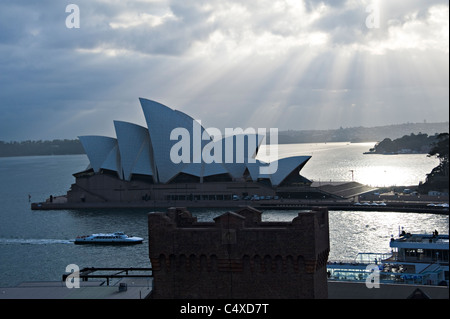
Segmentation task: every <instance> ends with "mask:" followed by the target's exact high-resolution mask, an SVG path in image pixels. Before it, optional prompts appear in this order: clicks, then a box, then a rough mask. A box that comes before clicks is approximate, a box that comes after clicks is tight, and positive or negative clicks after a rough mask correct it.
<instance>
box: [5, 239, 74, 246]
mask: <svg viewBox="0 0 450 319" xmlns="http://www.w3.org/2000/svg"><path fill="white" fill-rule="evenodd" d="M51 244H73V240H68V239H28V238H0V245H51Z"/></svg>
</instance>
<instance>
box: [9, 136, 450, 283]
mask: <svg viewBox="0 0 450 319" xmlns="http://www.w3.org/2000/svg"><path fill="white" fill-rule="evenodd" d="M373 145H374V143H322V144H290V145H280V146H279V157H285V156H292V155H312V158H311V160H310V161H309V162H308V163H307V164H306V166H305V167H304V169H303V170H302V175H303V176H305V177H307V178H308V179H311V180H314V181H324V182H325V181H329V180H333V181H349V180H352V178H353V179H354V180H355V181H357V182H360V183H363V184H368V185H371V186H390V185H399V186H400V185H415V184H418V183H419V182H420V181H424V180H425V176H426V174H427V173H429V172H430V171H431V169H432V168H433V167H435V166H436V165H437V163H438V162H437V159H435V158H429V157H427V155H425V154H403V155H363V152H365V151H367V150H368V149H369V148H371V147H373ZM87 165H88V159H87V157H86V156H85V155H70V156H32V157H10V158H0V287H10V286H15V285H17V284H19V283H21V282H24V281H55V280H60V279H61V276H62V274H64V273H65V269H66V266H67V265H69V264H77V265H78V266H79V267H149V266H151V265H150V262H149V259H148V241H147V238H148V234H147V213H148V212H149V210H148V209H108V210H94V209H89V210H58V211H32V210H31V209H30V204H31V203H30V200H31V202H38V201H44V200H45V199H46V198H48V197H49V195H62V194H65V193H66V192H67V190H68V189H69V188H70V185H71V184H72V183H73V182H74V180H75V179H74V177H73V176H72V174H73V173H76V172H79V171H81V170H84V169H85V168H86V167H87ZM29 195H30V196H31V198H29ZM191 211H192V212H193V214H194V215H196V216H197V217H198V219H199V220H211V219H212V218H214V217H215V216H217V215H219V214H221V213H223V212H225V211H226V210H217V209H191ZM297 213H298V211H274V210H268V211H264V212H263V219H264V220H283V221H290V220H292V218H293V217H294V216H296V215H297ZM329 223H330V245H331V251H330V259H331V260H336V259H347V260H348V259H352V258H354V257H355V256H356V254H357V253H358V252H388V251H389V238H390V236H391V235H392V234H394V235H395V234H397V233H398V228H399V227H404V228H405V229H407V230H408V231H411V232H425V231H426V232H432V231H434V230H435V229H437V230H438V231H439V232H441V233H447V232H448V229H449V217H448V215H433V214H417V213H395V212H358V211H356V212H354V211H353V212H344V211H333V212H330V220H329ZM114 231H123V232H125V233H127V234H131V235H136V236H139V237H143V238H144V243H143V244H140V245H133V246H120V247H114V246H90V245H74V244H73V242H72V241H71V240H73V239H74V238H75V237H76V236H78V235H87V234H91V233H96V232H114Z"/></svg>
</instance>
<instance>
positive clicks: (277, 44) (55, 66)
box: [0, 0, 449, 141]
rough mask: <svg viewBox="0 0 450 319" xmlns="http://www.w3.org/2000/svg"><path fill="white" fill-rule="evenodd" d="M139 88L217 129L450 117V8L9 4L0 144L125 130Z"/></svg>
mask: <svg viewBox="0 0 450 319" xmlns="http://www.w3.org/2000/svg"><path fill="white" fill-rule="evenodd" d="M70 4H74V5H76V8H77V9H78V10H76V9H74V8H73V6H69V7H68V5H70ZM66 9H67V11H66ZM78 22H79V23H78ZM139 97H143V98H148V99H151V100H155V101H157V102H160V103H162V104H164V105H167V106H169V107H171V108H173V109H177V110H180V111H182V112H185V113H187V114H189V115H190V116H192V117H193V118H195V119H198V120H201V122H202V125H203V126H204V127H205V128H208V127H216V128H219V129H220V130H224V129H225V128H237V127H241V128H250V127H251V128H255V129H256V128H267V130H268V129H269V128H278V130H280V131H282V130H288V129H291V130H312V129H336V128H339V127H355V126H366V127H373V126H381V125H390V124H401V123H406V122H411V123H415V122H423V121H427V122H429V123H431V122H445V121H448V117H449V4H448V1H447V0H446V1H441V0H390V1H388V0H378V1H377V0H362V1H361V0H360V1H356V0H334V1H331V0H324V1H318V0H316V1H313V0H297V1H295V0H270V1H268V0H258V1H256V0H246V1H242V0H239V1H238V0H204V1H203V0H200V1H198V0H192V1H170V0H161V1H159V0H151V1H149V0H140V1H128V0H108V1H107V0H70V1H67V2H66V1H54V0H52V1H50V0H39V1H37V0H2V1H1V2H0V140H2V141H22V140H39V139H42V140H51V139H65V138H67V139H74V138H77V136H80V135H105V136H111V137H115V132H114V124H113V121H114V120H122V121H128V122H131V123H135V124H138V125H142V126H146V123H145V119H144V116H143V112H142V109H141V107H140V104H139Z"/></svg>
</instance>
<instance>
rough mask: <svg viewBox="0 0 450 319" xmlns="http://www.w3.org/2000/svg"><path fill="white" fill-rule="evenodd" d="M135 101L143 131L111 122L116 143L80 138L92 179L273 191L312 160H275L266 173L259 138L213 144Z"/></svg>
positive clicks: (169, 114) (179, 116) (177, 119)
mask: <svg viewBox="0 0 450 319" xmlns="http://www.w3.org/2000/svg"><path fill="white" fill-rule="evenodd" d="M139 101H140V104H141V107H142V111H143V113H144V117H145V121H146V124H147V127H143V126H140V125H136V124H133V123H128V122H123V121H114V128H115V133H116V137H115V138H113V137H106V136H94V135H89V136H79V139H80V142H81V143H82V145H83V147H84V150H85V152H86V154H87V157H88V159H89V162H90V164H89V167H88V169H92V170H93V172H94V173H101V172H102V171H104V170H107V171H110V172H114V173H116V174H117V177H118V178H119V179H121V180H124V181H131V180H132V179H133V177H134V176H146V177H147V178H148V179H149V180H151V181H152V182H153V183H155V184H166V183H173V182H176V181H177V179H178V178H190V180H195V181H198V182H203V181H206V180H214V179H218V180H222V181H223V180H229V181H233V180H243V179H251V180H253V181H258V180H261V179H264V180H269V181H270V183H271V185H272V186H277V185H280V184H281V183H283V181H285V180H286V179H288V178H292V177H293V175H295V176H297V177H298V176H299V172H300V170H301V169H302V168H303V166H304V165H305V164H306V162H307V161H308V160H309V159H310V158H311V157H310V156H295V157H288V158H283V159H279V160H278V161H276V163H275V164H276V165H274V166H275V167H276V169H275V170H273V171H269V172H267V170H266V171H264V170H262V169H261V168H262V167H267V166H268V165H269V164H274V163H264V162H262V161H259V160H257V159H255V157H256V155H257V152H258V150H259V147H260V146H261V143H262V142H263V140H264V136H261V135H260V134H257V133H255V134H251V133H248V132H244V133H241V134H238V133H237V134H235V135H231V136H225V137H223V138H221V139H217V138H216V136H215V135H213V134H212V133H210V132H211V131H210V130H209V129H205V128H204V127H203V126H202V125H201V123H200V122H199V121H196V120H194V119H193V118H192V117H190V116H189V115H187V114H185V113H183V112H180V111H177V110H173V109H171V108H169V107H167V106H165V105H163V104H161V103H158V102H155V101H152V100H148V99H143V98H140V99H139ZM180 137H181V138H186V139H188V141H187V142H188V145H189V146H190V150H189V151H188V153H187V154H184V155H182V156H184V157H183V159H184V160H182V161H180V160H176V161H174V158H173V156H174V155H175V156H176V157H177V158H178V159H179V158H180V156H181V155H180V150H183V152H185V151H186V149H184V148H177V147H179V146H180V144H179V143H180ZM242 141H243V143H242ZM177 143H178V144H177ZM230 145H231V147H232V148H231V152H232V154H231V155H230ZM174 148H175V150H174ZM212 149H213V150H214V154H213V155H211V150H212ZM226 151H228V152H226ZM202 155H203V156H202ZM208 156H209V157H208ZM211 158H213V159H214V160H211ZM230 159H232V160H230ZM302 178H303V177H302Z"/></svg>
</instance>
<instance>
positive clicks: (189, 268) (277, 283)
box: [148, 207, 330, 299]
mask: <svg viewBox="0 0 450 319" xmlns="http://www.w3.org/2000/svg"><path fill="white" fill-rule="evenodd" d="M148 231H149V256H150V261H151V264H152V268H153V276H154V279H153V292H152V298H165V299H168V298H176V299H181V298H192V299H196V298H198V299H201V298H207V299H219V298H241V299H263V298H268V299H277V298H282V299H293V298H295V299H298V298H310V299H312V298H327V296H328V286H327V273H326V263H327V260H328V253H329V247H330V246H329V233H328V210H327V209H326V208H315V209H313V210H312V211H310V212H300V213H298V216H297V217H295V218H294V219H293V220H292V221H291V222H263V221H261V212H260V211H258V210H256V209H253V208H251V207H246V208H242V209H240V210H238V211H236V212H227V213H225V214H223V215H220V216H218V217H216V218H215V219H214V221H213V222H198V221H197V219H196V218H195V217H193V216H192V215H191V213H190V212H189V211H187V210H186V209H185V208H169V210H168V211H167V212H165V213H161V212H154V213H150V214H149V215H148Z"/></svg>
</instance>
